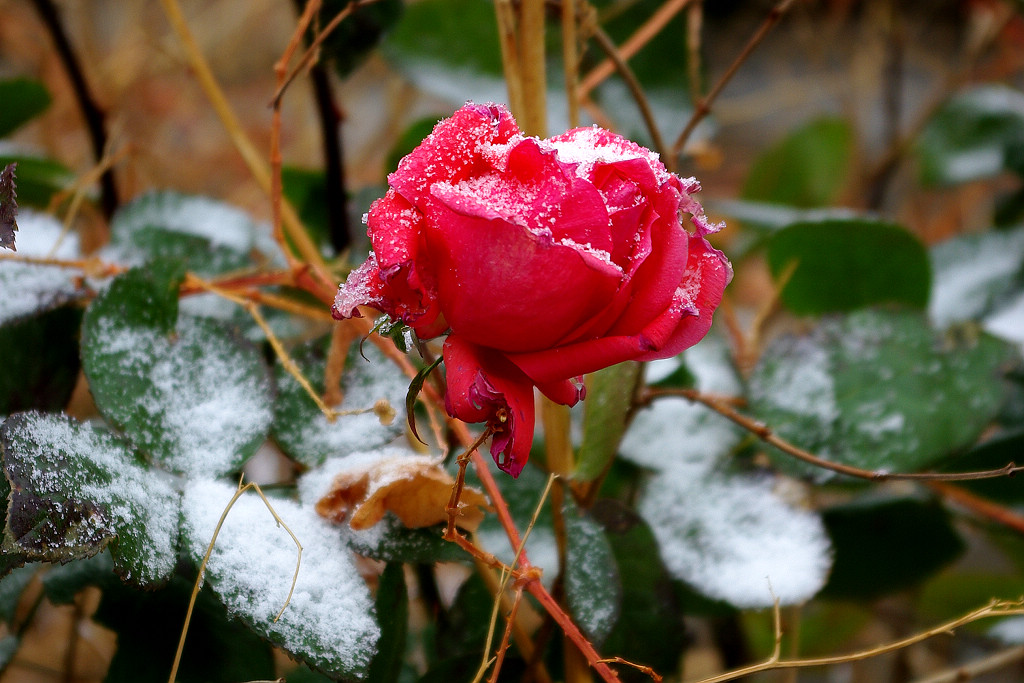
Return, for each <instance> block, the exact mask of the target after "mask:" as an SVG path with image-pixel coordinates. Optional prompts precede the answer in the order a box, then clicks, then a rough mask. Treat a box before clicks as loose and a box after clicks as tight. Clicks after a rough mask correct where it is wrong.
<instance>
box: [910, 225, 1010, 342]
mask: <svg viewBox="0 0 1024 683" xmlns="http://www.w3.org/2000/svg"><path fill="white" fill-rule="evenodd" d="M931 261H932V297H931V301H930V303H929V305H928V315H929V317H930V318H931V320H932V322H933V323H934V324H935V325H936V326H937V327H940V328H943V327H947V326H949V325H951V324H953V323H958V322H963V321H967V320H973V319H977V318H979V317H980V316H982V315H983V314H985V313H986V312H988V311H990V310H991V309H992V306H993V304H994V303H995V302H996V301H997V300H998V299H999V298H1000V297H1002V296H1004V295H1005V294H1006V293H1007V292H1008V291H1010V289H1011V288H1012V287H1013V283H1014V280H1015V278H1016V276H1017V275H1019V274H1020V273H1021V272H1022V271H1024V228H1017V229H1015V230H1009V231H991V232H986V233H983V234H980V235H966V236H963V237H956V238H953V239H950V240H947V241H945V242H942V243H941V244H938V245H936V246H935V247H933V248H932V249H931Z"/></svg>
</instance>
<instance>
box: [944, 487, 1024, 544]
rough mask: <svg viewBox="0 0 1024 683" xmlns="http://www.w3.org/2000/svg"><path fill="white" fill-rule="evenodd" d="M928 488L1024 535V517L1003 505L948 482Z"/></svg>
mask: <svg viewBox="0 0 1024 683" xmlns="http://www.w3.org/2000/svg"><path fill="white" fill-rule="evenodd" d="M928 487H929V488H931V489H932V490H933V491H935V492H936V493H938V494H939V495H941V496H942V497H943V498H945V499H946V500H950V501H952V502H953V503H956V504H957V505H960V506H962V507H964V508H966V509H967V510H969V511H971V512H973V513H974V514H976V515H979V516H981V517H985V518H987V519H990V520H992V521H993V522H997V523H999V524H1002V525H1003V526H1005V527H1008V528H1010V529H1013V530H1014V531H1016V532H1017V533H1019V534H1024V516H1022V515H1019V514H1017V513H1016V512H1013V511H1012V510H1009V509H1007V508H1005V507H1003V506H1002V505H998V504H996V503H993V502H992V501H990V500H988V499H985V498H982V497H981V496H976V495H974V494H973V493H971V492H970V491H968V490H966V489H964V488H961V487H959V486H954V485H952V484H949V483H946V482H941V481H933V482H930V483H929V484H928Z"/></svg>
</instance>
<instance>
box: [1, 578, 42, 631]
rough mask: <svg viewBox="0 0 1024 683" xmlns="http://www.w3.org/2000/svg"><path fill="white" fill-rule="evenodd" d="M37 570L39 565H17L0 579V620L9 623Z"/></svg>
mask: <svg viewBox="0 0 1024 683" xmlns="http://www.w3.org/2000/svg"><path fill="white" fill-rule="evenodd" d="M38 571H39V565H35V564H32V565H29V566H27V567H19V568H18V569H15V570H14V571H12V572H11V573H10V574H8V575H7V576H5V577H3V579H0V621H2V622H3V623H5V624H7V625H8V627H9V626H10V625H11V621H13V619H14V614H15V612H16V611H17V609H18V603H19V602H21V596H22V594H23V593H24V592H25V589H26V588H27V587H28V585H29V583H31V582H32V579H33V578H34V577H35V575H36V572H38Z"/></svg>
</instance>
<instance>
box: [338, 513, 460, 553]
mask: <svg viewBox="0 0 1024 683" xmlns="http://www.w3.org/2000/svg"><path fill="white" fill-rule="evenodd" d="M342 535H343V536H344V537H345V542H346V545H347V546H348V547H349V548H351V550H352V552H354V553H357V554H359V555H362V556H363V557H369V558H371V559H374V560H379V561H381V562H406V563H409V564H433V563H435V562H459V561H462V560H465V559H466V553H465V551H463V550H462V549H461V548H459V547H458V546H457V545H455V544H454V543H450V542H448V541H446V540H444V538H443V535H442V533H441V531H440V530H439V529H437V528H436V527H424V528H420V529H410V528H409V527H407V526H405V525H404V524H402V522H401V521H400V520H399V519H398V518H397V517H395V516H394V515H392V514H386V515H384V518H383V519H382V520H381V521H380V522H378V523H377V525H376V526H374V527H373V528H372V529H370V530H367V531H365V532H357V531H351V530H350V529H349V528H348V527H343V528H342Z"/></svg>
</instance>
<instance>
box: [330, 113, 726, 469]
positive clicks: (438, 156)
mask: <svg viewBox="0 0 1024 683" xmlns="http://www.w3.org/2000/svg"><path fill="white" fill-rule="evenodd" d="M388 183H389V184H390V186H391V189H390V190H388V193H387V194H386V195H385V196H384V197H383V198H382V199H378V200H377V201H376V202H374V204H373V206H372V207H371V208H370V213H369V214H368V217H367V225H368V226H369V230H368V232H369V236H370V240H371V242H372V243H373V252H372V253H371V254H370V257H369V259H368V260H367V261H366V263H364V264H363V265H362V266H360V267H359V268H358V269H356V270H355V271H353V272H352V274H351V275H349V278H348V281H347V282H346V283H345V284H343V285H342V286H341V288H340V290H339V291H338V296H337V298H336V299H335V302H334V314H335V316H336V317H338V318H346V317H351V316H358V315H359V312H358V310H357V308H356V307H357V306H361V305H367V306H371V307H373V308H376V309H378V310H381V311H384V312H385V313H387V314H388V315H390V316H391V317H392V318H395V319H401V320H402V321H403V322H405V323H406V324H407V325H409V326H411V327H412V328H413V329H414V330H415V331H416V333H417V335H418V336H419V337H420V338H423V339H428V338H431V337H436V336H438V335H441V334H443V333H445V332H446V331H447V332H448V338H447V340H446V341H445V344H444V361H445V367H446V369H447V377H448V392H447V396H446V402H447V408H448V412H449V413H450V414H451V415H453V416H454V417H457V418H459V419H461V420H464V421H466V422H484V421H486V422H488V423H489V425H490V426H491V427H492V429H493V430H494V433H495V436H494V438H493V440H492V444H491V453H492V455H494V458H495V460H496V461H497V463H498V467H500V468H501V469H502V470H505V471H506V472H508V473H510V474H512V475H513V476H517V475H518V474H519V472H520V470H522V468H523V465H525V464H526V460H527V458H528V456H529V452H530V446H531V442H532V440H533V425H534V402H533V387H535V386H536V387H537V388H538V389H539V390H540V391H541V392H542V393H543V394H544V395H546V396H547V397H549V398H550V399H552V400H554V401H556V402H558V403H563V404H566V405H573V404H575V403H576V402H577V401H578V400H579V399H581V398H582V397H583V396H582V394H583V390H582V384H581V376H582V375H583V374H584V373H588V372H593V371H595V370H599V369H601V368H604V367H607V366H609V365H613V364H615V363H619V362H621V361H626V360H641V361H644V360H653V359H656V358H667V357H669V356H673V355H675V354H677V353H679V352H680V351H682V350H683V349H685V348H687V347H689V346H692V345H693V344H695V343H696V342H697V341H699V340H700V339H701V338H702V337H703V336H704V335H705V333H707V331H708V328H709V327H710V326H711V315H712V313H713V312H714V310H715V308H716V307H717V306H718V303H719V301H721V298H722V290H723V289H724V288H725V285H726V284H727V283H728V282H729V280H730V278H731V277H732V268H731V266H730V265H729V262H728V261H727V260H726V258H725V256H723V255H722V253H721V252H719V251H717V250H716V249H714V248H713V247H712V246H711V245H710V244H708V242H707V240H706V239H705V237H704V236H705V235H706V234H707V233H709V232H712V231H713V230H716V229H717V227H718V226H712V225H709V224H708V223H707V221H706V220H705V218H704V213H703V210H702V209H701V207H700V205H699V204H698V203H697V202H696V201H695V200H694V199H693V198H691V194H692V193H694V192H696V191H698V190H699V189H700V186H699V185H698V184H697V182H696V181H695V180H694V179H692V178H691V179H688V180H681V179H680V178H679V177H678V176H675V175H673V174H671V173H669V172H668V171H666V170H665V167H664V166H663V165H662V164H661V162H660V161H659V160H658V157H657V155H656V154H654V153H652V152H651V151H650V150H647V149H645V148H643V147H640V146H639V145H637V144H635V143H633V142H630V141H629V140H626V139H624V138H622V137H620V136H618V135H615V134H613V133H610V132H608V131H606V130H602V129H600V128H597V127H596V126H595V127H593V128H577V129H575V130H571V131H569V132H567V133H564V134H562V135H558V136H555V137H553V138H549V139H547V140H538V139H537V138H530V137H525V136H524V135H523V134H522V133H520V132H519V128H518V127H517V126H516V123H515V121H514V120H513V119H512V116H511V115H510V114H509V113H508V111H507V110H506V109H505V108H504V107H501V106H498V105H474V104H467V105H466V106H464V107H462V108H461V109H459V110H458V111H457V112H455V114H454V115H453V116H452V117H451V118H450V119H446V120H444V121H441V122H440V123H438V124H437V126H436V127H435V128H434V132H433V133H431V135H430V136H428V137H427V139H426V140H424V141H423V142H422V143H421V144H420V146H419V147H417V148H416V149H415V150H413V152H412V153H411V154H409V156H407V157H406V158H405V159H403V160H402V162H401V163H400V164H399V166H398V170H397V171H395V172H394V173H392V174H391V175H390V176H389V177H388ZM684 215H685V216H686V217H685V220H686V221H687V224H689V225H690V226H691V227H692V229H693V233H690V232H688V231H687V230H686V229H685V228H684V227H683V223H682V217H683V216H684Z"/></svg>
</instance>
